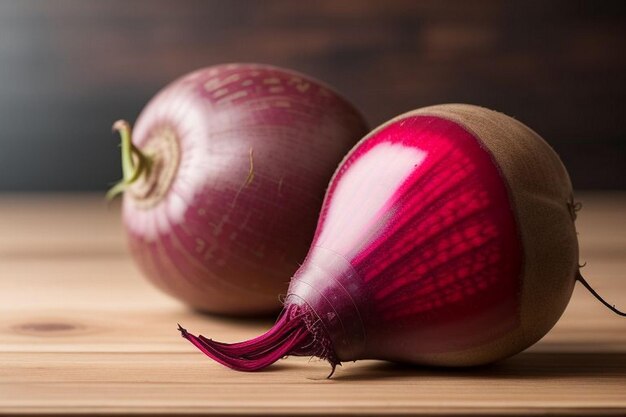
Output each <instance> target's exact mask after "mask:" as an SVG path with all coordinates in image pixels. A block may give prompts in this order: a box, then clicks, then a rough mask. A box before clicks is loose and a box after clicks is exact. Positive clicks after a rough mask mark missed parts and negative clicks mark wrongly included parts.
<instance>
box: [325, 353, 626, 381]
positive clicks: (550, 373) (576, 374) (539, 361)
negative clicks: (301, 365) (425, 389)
mask: <svg viewBox="0 0 626 417" xmlns="http://www.w3.org/2000/svg"><path fill="white" fill-rule="evenodd" d="M420 376H421V377H430V378H433V377H435V378H436V377H438V376H440V377H446V378H449V377H460V378H463V377H468V378H486V379H499V378H501V379H509V378H516V379H526V378H527V379H551V378H581V377H583V378H584V377H594V378H597V377H601V378H626V352H609V353H597V352H578V353H565V352H563V353H559V352H522V353H520V354H518V355H516V356H513V357H511V358H509V359H507V360H504V361H501V362H497V363H494V364H490V365H484V366H476V367H469V368H439V367H419V366H413V365H406V364H396V363H391V362H378V361H376V362H371V363H367V364H366V363H362V364H360V366H355V367H351V368H350V369H346V370H344V371H343V372H341V371H339V372H336V373H335V375H334V376H333V378H332V379H334V380H337V381H361V380H363V381H368V380H381V379H403V378H415V377H420Z"/></svg>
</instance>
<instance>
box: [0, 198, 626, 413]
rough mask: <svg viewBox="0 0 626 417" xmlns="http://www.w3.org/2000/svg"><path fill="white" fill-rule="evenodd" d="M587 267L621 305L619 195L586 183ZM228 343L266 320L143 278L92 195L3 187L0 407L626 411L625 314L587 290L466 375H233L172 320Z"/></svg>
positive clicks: (365, 370) (310, 366) (360, 368)
mask: <svg viewBox="0 0 626 417" xmlns="http://www.w3.org/2000/svg"><path fill="white" fill-rule="evenodd" d="M578 198H579V199H580V200H582V202H583V204H584V207H583V210H582V211H581V212H580V213H579V219H578V222H577V223H578V230H579V237H580V244H581V260H582V261H586V262H587V266H586V267H585V268H584V270H583V271H584V273H585V275H586V276H587V278H588V280H589V281H590V282H591V283H592V284H593V285H594V286H595V288H596V289H597V290H598V291H599V292H600V293H601V294H604V295H605V296H606V298H608V299H609V300H610V301H611V302H613V303H616V304H617V305H618V306H621V307H622V308H626V194H623V193H622V194H619V193H613V194H582V195H579V196H578ZM177 322H180V323H183V324H184V325H185V326H186V327H187V328H189V329H193V330H194V331H200V332H202V333H203V334H205V335H214V336H219V337H220V338H222V339H224V340H227V341H235V340H239V339H242V338H246V337H249V336H253V335H256V334H259V333H260V332H262V331H263V330H264V329H266V328H268V327H269V326H270V324H271V320H263V319H259V320H256V321H244V320H234V319H226V318H215V317H209V316H203V315H199V314H195V313H193V312H190V311H188V310H186V309H185V308H184V307H183V306H181V305H179V304H178V303H177V302H176V301H174V300H172V299H170V298H168V297H167V296H165V295H163V294H161V293H160V292H158V291H157V290H155V289H154V288H152V286H150V285H149V284H148V283H147V282H146V281H144V280H143V278H142V277H141V276H140V274H139V272H138V271H137V269H136V268H135V267H134V265H133V264H132V262H131V260H130V258H129V257H128V255H127V253H126V248H125V243H124V238H123V234H122V230H121V226H120V222H119V209H118V207H113V208H111V209H107V207H106V205H105V204H104V203H103V201H102V199H101V198H100V197H99V196H89V195H87V196H50V195H49V196H27V197H24V196H22V197H15V196H4V197H0V414H18V413H19V414H29V415H35V414H37V415H39V414H68V413H78V414H89V413H96V414H100V415H102V414H178V415H180V414H239V415H243V414H283V415H293V414H306V415H312V414H319V413H330V414H352V415H363V414H381V413H384V414H453V415H466V414H482V415H484V414H503V415H508V414H521V415H530V414H546V413H550V414H579V415H591V414H614V415H625V414H626V319H623V318H620V317H618V316H616V315H614V314H612V313H610V312H609V311H608V310H607V309H605V308H604V307H603V306H601V305H600V304H599V303H598V302H597V301H595V300H594V299H593V298H592V297H591V295H590V294H588V293H587V292H586V291H585V290H584V289H583V288H582V287H581V286H580V285H577V287H576V290H575V291H574V296H573V298H572V301H571V303H570V305H569V307H568V308H567V310H566V312H565V314H564V315H563V317H562V319H561V321H560V322H559V323H558V324H557V325H556V327H555V328H554V329H553V330H552V331H551V332H550V333H549V334H548V335H547V336H546V337H545V338H544V339H543V340H541V341H540V342H539V343H537V344H536V345H535V346H533V347H532V348H530V349H528V350H527V351H526V352H523V353H521V354H519V355H517V356H515V357H513V358H511V359H509V360H506V361H503V362H501V363H499V364H496V365H491V366H486V367H482V368H475V369H465V370H442V369H427V368H417V367H416V368H403V367H400V366H397V365H393V364H389V363H384V362H377V361H360V362H356V363H347V364H344V366H343V367H341V368H339V369H338V370H337V372H336V374H335V376H334V377H333V378H332V379H326V378H325V377H326V375H327V374H328V371H329V368H328V365H327V364H326V363H322V362H317V361H309V360H308V359H306V358H289V359H286V360H283V361H280V362H279V363H278V364H276V365H275V366H273V367H271V368H270V369H269V370H267V371H266V372H261V373H254V374H246V373H237V372H234V371H231V370H228V369H225V368H223V367H222V366H220V365H218V364H216V363H213V362H211V361H210V360H208V359H207V358H206V357H205V356H204V355H203V354H201V353H200V352H198V351H197V350H196V349H195V348H193V347H192V346H191V345H190V344H189V343H188V342H186V341H184V340H183V339H182V338H181V337H180V336H179V334H178V332H177V330H176V323H177Z"/></svg>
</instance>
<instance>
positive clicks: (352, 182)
mask: <svg viewBox="0 0 626 417" xmlns="http://www.w3.org/2000/svg"><path fill="white" fill-rule="evenodd" d="M576 209H577V206H576V205H575V203H574V197H573V193H572V186H571V184H570V180H569V177H568V174H567V172H566V170H565V168H564V167H563V164H562V163H561V161H560V160H559V158H558V156H557V155H556V153H555V152H554V151H553V150H552V149H551V148H550V147H549V146H548V144H547V143H546V142H544V141H543V140H542V139H541V138H540V137H539V136H538V135H537V134H536V133H535V132H533V131H532V130H530V129H529V128H528V127H526V126H524V125H523V124H522V123H520V122H518V121H516V120H514V119H512V118H510V117H508V116H505V115H503V114H501V113H497V112H494V111H491V110H487V109H484V108H480V107H476V106H470V105H460V104H458V105H457V104H454V105H453V104H451V105H440V106H433V107H427V108H423V109H420V110H416V111H413V112H410V113H407V114H404V115H402V116H399V117H397V118H395V119H393V120H391V121H390V122H388V123H385V124H384V125H382V126H381V127H379V128H378V129H376V130H375V131H373V132H372V133H370V134H369V135H368V136H366V137H365V138H364V139H363V140H361V142H359V143H358V144H357V145H356V147H355V148H353V149H352V151H351V152H350V153H349V154H348V155H347V156H346V158H345V159H344V160H343V162H342V164H341V165H340V167H339V169H338V170H337V171H336V173H335V175H334V177H333V179H332V181H331V184H330V187H329V189H328V192H327V194H326V199H325V201H324V205H323V208H322V212H321V215H320V218H319V221H318V227H317V231H316V233H315V238H314V240H313V243H312V245H311V248H310V250H309V253H308V256H307V258H306V260H305V262H304V264H303V265H302V266H301V267H300V269H299V270H298V272H297V273H296V274H295V275H294V277H293V278H292V281H291V285H290V287H289V291H288V294H287V297H286V300H285V308H284V310H283V313H282V314H281V316H280V318H279V319H278V321H277V322H276V324H275V325H274V327H273V328H272V329H271V330H270V331H269V332H268V333H266V334H264V335H262V336H260V337H258V338H256V339H253V340H250V341H247V342H241V343H234V344H225V343H220V342H216V341H213V340H211V339H207V338H204V337H202V336H199V337H197V336H194V335H192V334H190V333H188V332H187V331H186V330H184V329H182V328H181V329H180V330H181V332H182V334H183V336H184V337H185V338H187V339H188V340H189V341H191V342H192V343H193V344H194V345H196V346H197V347H198V348H199V349H201V350H202V351H203V352H204V353H205V354H207V355H208V356H210V357H211V358H213V359H215V360H216V361H218V362H220V363H222V364H224V365H226V366H229V367H231V368H233V369H237V370H245V371H254V370H259V369H262V368H263V367H265V366H267V365H269V364H271V363H272V362H274V361H276V360H277V359H279V358H281V357H283V356H285V355H297V356H302V355H305V356H310V355H313V356H318V357H320V358H323V359H326V360H328V361H329V362H330V363H331V364H332V365H333V369H334V366H335V365H336V364H339V363H340V362H341V361H354V360H357V359H368V358H369V359H385V360H390V361H397V362H409V363H415V364H428V365H443V366H466V365H478V364H484V363H488V362H492V361H496V360H499V359H502V358H505V357H507V356H510V355H513V354H515V353H517V352H520V351H521V350H523V349H525V348H527V347H528V346H530V345H532V344H533V343H535V342H536V341H538V340H539V339H540V338H541V337H543V335H545V334H546V333H547V332H548V331H549V330H550V328H552V326H553V325H554V324H555V323H556V321H557V320H558V319H559V317H560V316H561V314H562V312H563V311H564V309H565V307H566V305H567V303H568V301H569V299H570V296H571V294H572V290H573V287H574V284H575V282H576V279H577V278H578V279H579V280H581V281H582V282H583V283H584V284H585V285H586V286H587V285H588V284H586V281H584V279H583V278H582V277H581V276H580V274H579V266H578V244H577V237H576V230H575V227H574V220H575V217H576V216H575V214H576Z"/></svg>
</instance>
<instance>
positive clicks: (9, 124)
mask: <svg viewBox="0 0 626 417" xmlns="http://www.w3.org/2000/svg"><path fill="white" fill-rule="evenodd" d="M237 61H243V62H262V63H271V64H275V65H279V66H286V67H289V68H293V69H296V70H299V71H302V72H305V73H308V74H310V75H312V76H315V77H317V78H320V79H322V80H324V81H326V82H328V83H330V84H332V85H333V86H335V87H336V89H338V90H339V91H342V92H343V93H344V94H345V95H346V96H347V97H348V98H350V99H351V100H352V101H353V102H354V103H355V104H356V105H357V106H359V107H360V108H361V109H362V111H363V112H364V114H365V115H366V116H367V118H368V119H369V121H370V122H371V124H372V125H373V126H375V125H377V124H379V123H381V122H384V121H385V120H386V119H388V118H390V117H392V116H394V115H397V114H399V113H401V112H405V111H408V110H411V109H414V108H417V107H421V106H425V105H429V104H436V103H443V102H467V103H474V104H480V105H483V106H487V107H491V108H494V109H497V110H500V111H503V112H505V113H508V114H509V115H512V116H514V117H516V118H518V119H519V120H521V121H523V122H525V123H526V124H528V125H529V126H531V127H532V128H534V129H535V130H536V131H538V132H539V133H540V134H541V135H542V136H544V137H545V138H546V139H547V140H548V142H550V144H551V145H552V146H553V147H554V148H556V150H557V151H558V152H559V153H560V155H561V157H562V159H563V161H564V162H565V164H566V165H567V167H568V168H569V170H570V173H571V176H572V180H573V182H574V186H575V188H577V189H626V104H625V103H626V2H624V1H593V2H592V1H588V2H578V1H510V2H509V1H507V2H505V1H408V0H407V1H392V0H388V1H364V0H342V1H340V0H325V1H315V0H308V1H294V0H291V1H290V0H275V1H274V0H272V1H250V0H248V1H245V0H214V1H189V0H187V1H155V0H151V1H148V0H141V1H137V0H135V1H128V0H126V1H124V0H115V1H97V0H63V1H61V0H48V1H36V0H15V1H0V191H19V190H24V191H45V190H49V191H55V190H104V189H106V188H107V187H108V185H110V184H111V183H112V182H114V181H115V180H116V179H118V178H119V177H120V175H121V173H120V163H119V152H118V148H117V142H118V139H117V137H116V136H115V135H113V134H112V133H111V129H110V128H111V123H112V122H113V121H114V120H116V119H118V118H121V117H123V118H126V119H129V120H134V119H135V118H136V116H137V115H138V114H139V112H140V110H141V108H142V107H143V105H144V104H145V103H146V102H147V100H148V99H149V98H150V97H151V96H152V95H153V94H154V93H156V92H157V91H158V90H159V88H161V87H162V86H164V85H165V84H166V83H168V82H169V81H171V80H173V79H174V78H176V77H178V76H180V75H182V74H184V73H186V72H188V71H191V70H193V69H196V68H199V67H202V66H207V65H212V64H217V63H224V62H237Z"/></svg>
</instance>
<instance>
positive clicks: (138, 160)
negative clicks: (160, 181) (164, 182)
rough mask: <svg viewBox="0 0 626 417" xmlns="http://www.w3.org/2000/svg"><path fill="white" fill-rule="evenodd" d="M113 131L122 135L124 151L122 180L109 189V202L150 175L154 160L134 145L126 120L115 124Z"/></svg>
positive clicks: (107, 195)
mask: <svg viewBox="0 0 626 417" xmlns="http://www.w3.org/2000/svg"><path fill="white" fill-rule="evenodd" d="M113 131H116V132H118V133H119V134H120V138H121V145H120V147H121V149H122V179H121V180H120V181H119V182H118V183H117V184H115V185H114V186H113V187H111V188H110V189H109V191H108V192H107V194H106V198H107V200H109V201H110V200H112V199H114V198H115V197H116V196H117V195H118V194H121V193H123V192H124V191H125V190H126V188H128V186H129V185H131V184H133V183H134V182H135V181H137V180H138V179H139V177H141V175H142V174H143V173H144V172H145V173H146V174H149V173H150V169H151V168H152V159H151V158H150V157H149V156H147V155H145V154H144V153H143V152H141V150H139V148H137V147H136V146H135V145H134V144H133V140H132V129H131V127H130V124H129V123H128V122H127V121H126V120H118V121H117V122H115V123H114V124H113Z"/></svg>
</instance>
